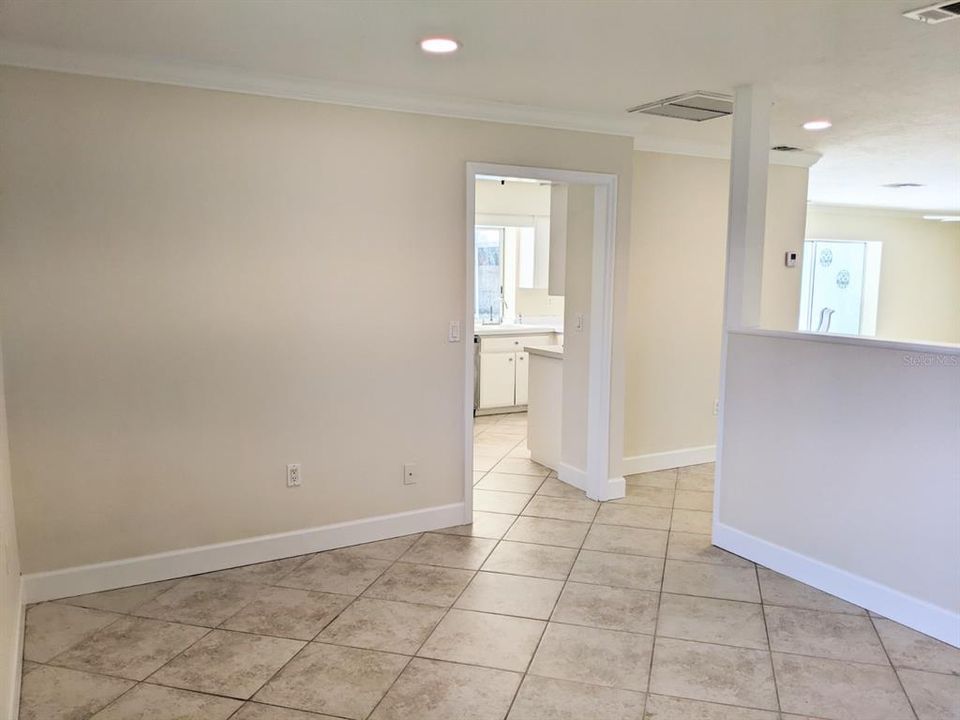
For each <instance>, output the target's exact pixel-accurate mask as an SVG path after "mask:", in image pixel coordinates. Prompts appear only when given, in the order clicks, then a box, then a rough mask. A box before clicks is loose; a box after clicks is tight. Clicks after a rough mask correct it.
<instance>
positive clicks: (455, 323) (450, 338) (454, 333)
mask: <svg viewBox="0 0 960 720" xmlns="http://www.w3.org/2000/svg"><path fill="white" fill-rule="evenodd" d="M447 342H452V343H454V342H460V321H459V320H451V321H450V328H449V329H448V330H447Z"/></svg>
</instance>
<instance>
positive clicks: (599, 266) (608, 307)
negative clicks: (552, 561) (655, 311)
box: [461, 162, 624, 522]
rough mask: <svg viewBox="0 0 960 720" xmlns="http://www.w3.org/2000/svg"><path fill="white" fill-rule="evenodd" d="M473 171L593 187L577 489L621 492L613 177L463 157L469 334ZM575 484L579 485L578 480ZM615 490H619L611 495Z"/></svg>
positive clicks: (469, 472) (469, 489)
mask: <svg viewBox="0 0 960 720" xmlns="http://www.w3.org/2000/svg"><path fill="white" fill-rule="evenodd" d="M478 175H493V176H498V177H522V178H533V179H535V180H549V181H552V182H560V183H568V184H579V185H592V186H593V187H594V208H595V209H594V221H593V253H592V274H591V288H590V291H591V296H590V311H589V315H588V317H587V328H588V331H589V351H588V353H589V354H588V357H589V371H588V378H587V388H588V395H587V396H588V398H589V399H588V404H587V469H586V479H585V481H584V485H583V486H582V488H581V489H583V490H584V492H586V494H587V496H588V497H591V498H593V499H595V500H612V499H615V498H618V497H623V496H624V483H623V481H622V478H619V480H620V481H619V482H617V480H618V479H617V477H613V478H611V467H610V448H611V442H610V432H611V416H610V407H611V402H610V401H611V396H612V375H611V369H612V364H613V305H614V290H615V289H614V261H615V257H616V239H617V188H618V186H617V176H616V175H613V174H609V173H594V172H582V171H577V170H557V169H551V168H535V167H524V166H518V165H499V164H494V163H483V162H468V163H467V168H466V195H467V197H466V216H465V218H464V224H465V233H464V234H465V236H466V266H465V272H464V275H465V279H466V297H465V303H464V307H463V310H462V314H461V317H462V318H463V327H464V328H467V329H468V330H469V334H467V335H465V337H469V338H470V339H472V338H473V333H474V326H473V312H474V307H473V305H474V298H473V294H474V277H473V275H474V268H473V262H474V260H473V259H474V242H475V238H474V223H475V217H476V178H477V176H478ZM474 363H475V360H474V348H473V344H472V342H470V343H466V347H465V348H464V376H465V383H464V412H463V418H464V427H463V438H464V447H463V450H464V507H465V513H466V515H465V520H464V522H470V521H471V518H472V507H473V499H472V495H473V394H474V379H475V367H474ZM578 487H580V486H579V485H578ZM617 493H619V494H617Z"/></svg>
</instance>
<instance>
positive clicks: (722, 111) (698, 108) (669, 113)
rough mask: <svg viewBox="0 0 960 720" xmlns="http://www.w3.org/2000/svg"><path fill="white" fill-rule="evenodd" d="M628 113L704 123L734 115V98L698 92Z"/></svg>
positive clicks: (720, 94) (631, 109)
mask: <svg viewBox="0 0 960 720" xmlns="http://www.w3.org/2000/svg"><path fill="white" fill-rule="evenodd" d="M627 112H628V113H643V114H644V115H659V116H661V117H669V118H677V119H679V120H693V121H694V122H703V121H704V120H713V119H714V118H718V117H725V116H727V115H732V114H733V98H732V97H730V96H729V95H723V94H722V93H714V92H703V91H702V90H698V91H697V92H690V93H684V94H683V95H675V96H673V97H669V98H666V99H664V100H656V101H654V102H650V103H646V104H644V105H637V106H636V107H632V108H627Z"/></svg>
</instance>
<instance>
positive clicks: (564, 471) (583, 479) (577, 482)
mask: <svg viewBox="0 0 960 720" xmlns="http://www.w3.org/2000/svg"><path fill="white" fill-rule="evenodd" d="M557 477H558V478H560V479H561V480H563V482H565V483H567V485H573V486H574V487H575V488H578V489H579V490H583V491H584V492H586V490H587V474H586V473H585V472H584V471H583V470H581V469H580V468H575V467H574V466H573V465H567V464H566V463H557Z"/></svg>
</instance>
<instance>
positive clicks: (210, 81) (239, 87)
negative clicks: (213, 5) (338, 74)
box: [0, 41, 637, 137]
mask: <svg viewBox="0 0 960 720" xmlns="http://www.w3.org/2000/svg"><path fill="white" fill-rule="evenodd" d="M0 65H12V66H15V67H24V68H34V69H37V70H51V71H54V72H62V73H70V74H73V75H92V76H94V77H106V78H114V79H119V80H138V81H141V82H152V83H160V84H162V85H178V86H181V87H193V88H201V89H204V90H219V91H223V92H235V93H242V94H245V95H260V96H264V97H274V98H284V99H289V100H304V101H307V102H320V103H327V104H331V105H348V106H352V107H364V108H372V109H375V110H392V111H395V112H408V113H415V114H419V115H436V116H439V117H454V118H461V119H466V120H485V121H492V122H503V123H511V124H513V125H532V126H535V127H548V128H554V129H558V130H574V131H581V132H584V131H585V132H594V133H603V134H606V135H620V136H628V137H632V136H633V135H635V134H636V131H637V119H636V118H635V117H632V116H628V115H627V114H626V113H623V116H622V117H619V116H613V117H611V116H607V115H598V114H594V113H580V112H574V111H568V110H551V109H549V108H541V107H535V106H530V105H517V104H512V103H502V102H491V101H486V100H470V99H466V98H460V97H451V96H442V95H427V94H423V93H419V94H418V93H413V92H408V91H404V90H397V89H395V88H387V87H377V86H370V85H360V84H355V83H345V82H334V81H324V80H320V79H317V78H307V77H301V76H296V75H278V74H271V73H262V72H254V71H250V70H241V69H236V68H229V67H223V66H217V65H205V64H202V63H186V62H174V61H169V60H153V59H145V58H138V57H132V56H127V57H120V56H117V55H107V54H98V53H88V52H75V51H68V50H56V49H53V48H48V47H43V46H39V45H31V44H27V43H16V42H9V41H3V42H0Z"/></svg>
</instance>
